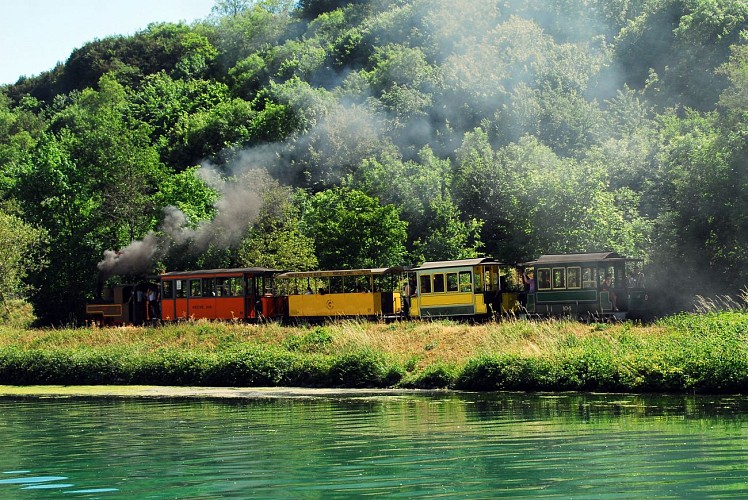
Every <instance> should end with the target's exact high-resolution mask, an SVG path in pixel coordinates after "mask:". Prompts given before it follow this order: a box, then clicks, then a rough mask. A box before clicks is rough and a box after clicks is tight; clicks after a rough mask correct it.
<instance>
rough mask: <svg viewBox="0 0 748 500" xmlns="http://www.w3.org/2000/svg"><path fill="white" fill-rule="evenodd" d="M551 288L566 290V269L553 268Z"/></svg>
mask: <svg viewBox="0 0 748 500" xmlns="http://www.w3.org/2000/svg"><path fill="white" fill-rule="evenodd" d="M553 288H555V289H563V288H566V268H565V267H554V268H553Z"/></svg>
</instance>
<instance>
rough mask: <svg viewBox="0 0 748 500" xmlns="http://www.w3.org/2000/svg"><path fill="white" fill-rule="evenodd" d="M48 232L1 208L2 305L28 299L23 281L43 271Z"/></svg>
mask: <svg viewBox="0 0 748 500" xmlns="http://www.w3.org/2000/svg"><path fill="white" fill-rule="evenodd" d="M44 244H45V233H44V231H43V230H41V229H39V228H36V227H33V226H31V225H29V224H27V223H26V222H24V221H23V220H22V219H20V218H19V217H17V216H15V215H13V214H11V213H8V212H6V211H5V210H3V209H0V304H3V305H5V302H6V301H8V300H9V299H13V298H22V297H25V292H26V291H27V289H26V286H25V283H24V280H25V279H26V277H27V276H28V275H29V273H31V272H36V271H39V270H41V269H43V267H44V265H45V263H46V261H45V259H44V258H43V251H44Z"/></svg>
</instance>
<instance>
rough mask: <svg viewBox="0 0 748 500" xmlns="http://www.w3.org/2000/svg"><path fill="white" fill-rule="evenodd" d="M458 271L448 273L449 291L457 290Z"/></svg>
mask: <svg viewBox="0 0 748 500" xmlns="http://www.w3.org/2000/svg"><path fill="white" fill-rule="evenodd" d="M457 289H458V288H457V273H447V291H448V292H456V291H457Z"/></svg>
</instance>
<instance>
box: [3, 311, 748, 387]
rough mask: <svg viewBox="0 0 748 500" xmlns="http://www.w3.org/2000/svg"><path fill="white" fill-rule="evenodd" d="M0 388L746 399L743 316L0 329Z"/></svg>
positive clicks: (747, 318) (747, 323)
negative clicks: (446, 391) (397, 390)
mask: <svg viewBox="0 0 748 500" xmlns="http://www.w3.org/2000/svg"><path fill="white" fill-rule="evenodd" d="M0 384H6V385H38V384H63V385H91V384H104V385H114V384H150V385H195V386H226V387H260V386H295V387H331V388H333V387H381V388H384V387H403V388H424V389H433V388H451V389H462V390H476V391H495V390H527V391H605V392H671V393H672V392H693V393H744V392H746V391H748V314H746V313H742V312H723V313H708V314H699V315H695V314H694V315H692V314H682V315H678V316H673V317H670V318H666V319H663V320H660V321H658V322H657V323H654V324H652V325H648V326H638V325H633V324H631V323H623V324H591V325H590V324H582V323H577V322H574V321H541V322H532V321H519V320H517V321H506V322H502V323H488V324H483V325H467V324H462V323H453V322H448V321H442V322H409V323H397V324H378V323H367V322H343V323H336V324H330V325H325V326H314V327H295V328H292V327H284V326H280V325H275V324H269V325H243V324H225V323H207V322H197V323H184V324H174V325H166V326H164V327H160V328H128V327H126V328H111V329H99V328H79V329H72V328H71V329H57V330H23V329H15V328H7V327H0Z"/></svg>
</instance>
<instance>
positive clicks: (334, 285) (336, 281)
mask: <svg viewBox="0 0 748 500" xmlns="http://www.w3.org/2000/svg"><path fill="white" fill-rule="evenodd" d="M330 293H343V277H342V276H330Z"/></svg>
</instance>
